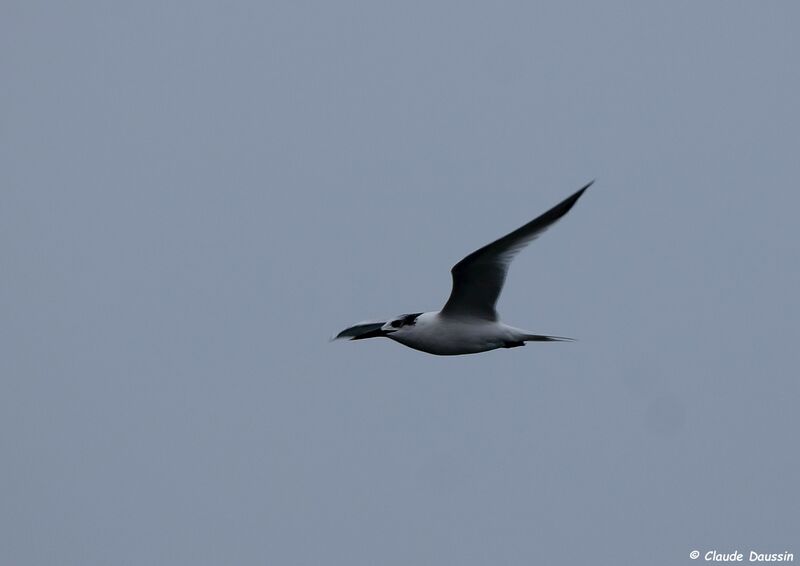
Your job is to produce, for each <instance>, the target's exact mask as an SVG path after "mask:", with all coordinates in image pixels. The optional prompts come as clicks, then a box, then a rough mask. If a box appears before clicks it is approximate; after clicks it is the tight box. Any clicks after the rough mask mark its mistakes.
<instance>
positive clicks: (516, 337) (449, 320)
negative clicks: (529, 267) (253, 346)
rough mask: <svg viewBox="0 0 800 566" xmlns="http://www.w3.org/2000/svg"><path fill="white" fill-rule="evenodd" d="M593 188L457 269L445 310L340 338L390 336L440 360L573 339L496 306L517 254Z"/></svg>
mask: <svg viewBox="0 0 800 566" xmlns="http://www.w3.org/2000/svg"><path fill="white" fill-rule="evenodd" d="M591 184H592V183H589V184H588V185H586V186H585V187H583V188H582V189H581V190H579V191H578V192H576V193H575V194H573V195H572V196H570V197H568V198H566V199H564V200H563V201H562V202H560V203H559V204H557V205H556V206H554V207H553V208H551V209H550V210H548V211H547V212H545V213H544V214H542V215H540V216H538V217H537V218H534V219H533V220H531V221H530V222H528V223H527V224H525V225H524V226H521V227H519V228H517V229H516V230H514V231H513V232H510V233H508V234H506V235H505V236H503V237H502V238H499V239H497V240H495V241H494V242H492V243H490V244H488V245H486V246H483V247H482V248H480V249H478V250H476V251H474V252H472V253H471V254H469V255H468V256H467V257H465V258H464V259H462V260H461V261H459V262H458V263H457V264H456V265H455V266H453V269H452V270H451V274H452V276H453V289H452V291H451V292H450V297H449V298H448V299H447V303H445V305H444V307H442V310H440V311H437V312H424V313H414V314H402V315H399V316H397V317H395V318H393V319H390V320H389V321H381V322H378V321H374V322H362V323H359V324H356V325H354V326H351V327H349V328H345V329H344V330H342V331H341V332H340V333H339V334H338V335H336V338H349V339H350V340H362V339H364V338H378V337H386V338H391V339H392V340H394V341H395V342H399V343H400V344H403V345H405V346H408V347H409V348H414V349H415V350H421V351H423V352H428V353H429V354H437V355H440V356H455V355H459V354H476V353H478V352H487V351H489V350H495V349H497V348H516V347H517V346H524V345H525V342H558V341H563V340H570V339H569V338H559V337H557V336H543V335H539V334H532V333H530V332H528V331H526V330H521V329H519V328H514V327H513V326H508V325H507V324H503V323H502V322H500V320H499V317H498V315H497V311H496V310H495V304H496V303H497V299H498V297H499V296H500V292H501V291H502V289H503V284H504V283H505V280H506V275H507V273H508V267H509V265H510V264H511V260H512V259H514V256H515V255H516V254H517V253H519V251H520V250H522V248H524V247H525V246H526V245H528V244H529V243H530V242H531V241H533V240H534V239H536V238H537V237H538V236H539V234H541V233H542V232H544V231H545V230H547V228H549V227H550V226H551V225H553V224H554V223H555V222H557V221H558V220H559V219H560V218H561V217H562V216H564V215H565V214H566V213H567V212H569V210H570V209H571V208H572V207H573V205H574V204H575V203H576V202H577V200H578V199H579V198H580V197H581V195H582V194H583V193H584V191H586V189H588V188H589V186H590V185H591Z"/></svg>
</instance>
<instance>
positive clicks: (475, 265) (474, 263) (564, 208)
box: [441, 181, 594, 320]
mask: <svg viewBox="0 0 800 566" xmlns="http://www.w3.org/2000/svg"><path fill="white" fill-rule="evenodd" d="M592 183H594V181H591V182H590V183H588V184H587V185H586V186H585V187H583V188H582V189H581V190H579V191H578V192H576V193H575V194H573V195H572V196H570V197H568V198H566V199H564V200H563V201H561V202H560V203H558V204H557V205H555V206H554V207H553V208H551V209H550V210H548V211H547V212H545V213H544V214H542V215H541V216H539V217H537V218H535V219H533V220H531V221H530V222H528V223H527V224H525V225H524V226H521V227H519V228H517V229H516V230H514V231H513V232H511V233H510V234H506V235H505V236H503V237H502V238H500V239H499V240H495V241H494V242H492V243H491V244H488V245H486V246H484V247H482V248H481V249H479V250H476V251H474V252H472V253H471V254H469V255H468V256H467V257H465V258H464V259H462V260H461V261H459V262H458V263H457V264H455V265H454V266H453V269H451V270H450V273H451V274H452V276H453V289H452V290H451V291H450V297H449V298H448V299H447V303H445V305H444V308H442V310H441V313H442V314H443V315H445V316H468V317H474V318H482V319H486V320H497V311H495V304H496V303H497V298H498V297H499V296H500V291H502V289H503V283H504V282H505V280H506V274H507V273H508V266H509V265H510V264H511V260H513V259H514V256H515V255H516V254H517V253H518V252H519V251H520V250H521V249H522V248H524V247H525V246H527V245H528V244H529V243H531V242H532V241H533V240H534V239H536V237H537V236H539V234H541V233H542V232H544V231H545V230H546V229H547V228H549V227H550V226H551V225H553V224H554V223H555V222H556V221H557V220H558V219H559V218H561V217H562V216H564V215H565V214H566V213H567V212H569V210H570V209H571V208H572V207H573V206H574V205H575V203H576V202H577V201H578V199H579V198H580V197H581V195H582V194H583V192H584V191H585V190H586V189H588V188H589V187H590V186H592Z"/></svg>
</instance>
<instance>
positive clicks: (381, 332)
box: [350, 328, 389, 340]
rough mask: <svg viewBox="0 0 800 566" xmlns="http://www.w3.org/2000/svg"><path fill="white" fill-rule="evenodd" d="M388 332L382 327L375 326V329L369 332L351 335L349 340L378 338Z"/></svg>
mask: <svg viewBox="0 0 800 566" xmlns="http://www.w3.org/2000/svg"><path fill="white" fill-rule="evenodd" d="M387 334H389V333H388V332H385V331H384V330H383V328H377V329H375V330H370V331H369V332H364V333H363V334H359V335H358V336H353V337H352V338H350V340H363V339H364V338H380V337H382V336H386V335H387Z"/></svg>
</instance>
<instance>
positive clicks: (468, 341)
mask: <svg viewBox="0 0 800 566" xmlns="http://www.w3.org/2000/svg"><path fill="white" fill-rule="evenodd" d="M506 334H507V332H506V331H505V327H504V326H503V325H501V324H498V323H496V322H491V321H486V320H479V319H475V320H465V319H452V318H448V317H443V316H440V315H439V314H438V313H424V314H423V315H421V316H420V317H419V318H418V319H417V322H416V324H415V325H414V326H411V327H408V328H403V329H402V331H399V332H394V333H392V334H390V335H389V338H391V339H392V340H395V341H396V342H399V343H401V344H403V345H405V346H408V347H409V348H414V349H416V350H421V351H423V352H427V353H429V354H437V355H440V356H454V355H459V354H476V353H478V352H486V351H488V350H494V349H495V348H500V347H502V346H503V344H504V343H505V340H506V339H507V336H506Z"/></svg>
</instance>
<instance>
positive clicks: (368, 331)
mask: <svg viewBox="0 0 800 566" xmlns="http://www.w3.org/2000/svg"><path fill="white" fill-rule="evenodd" d="M384 324H386V322H385V321H384V322H377V321H376V322H360V323H358V324H356V325H355V326H351V327H350V328H345V329H344V330H342V331H341V332H340V333H339V334H337V335H336V336H334V337H333V338H331V340H339V339H340V338H349V339H350V340H363V339H364V338H376V337H378V336H385V335H386V333H385V332H382V331H381V326H383V325H384Z"/></svg>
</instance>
